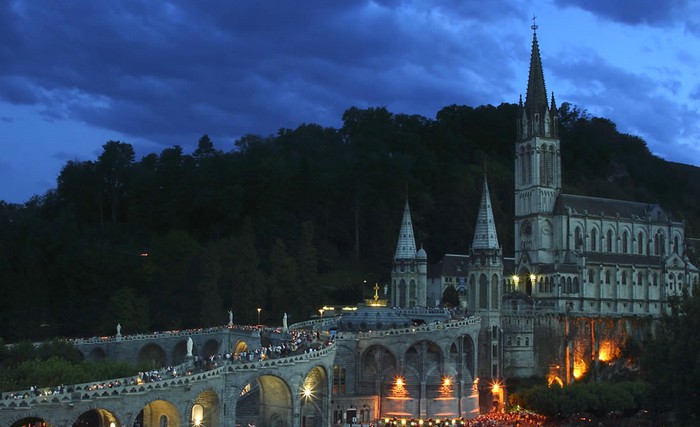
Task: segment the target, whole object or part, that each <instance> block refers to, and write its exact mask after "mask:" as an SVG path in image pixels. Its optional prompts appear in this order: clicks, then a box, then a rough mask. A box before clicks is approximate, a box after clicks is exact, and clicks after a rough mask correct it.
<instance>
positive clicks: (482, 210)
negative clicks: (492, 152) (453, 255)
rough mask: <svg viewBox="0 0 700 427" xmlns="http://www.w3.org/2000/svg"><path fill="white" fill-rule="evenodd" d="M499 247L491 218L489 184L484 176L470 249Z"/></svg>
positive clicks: (494, 225)
mask: <svg viewBox="0 0 700 427" xmlns="http://www.w3.org/2000/svg"><path fill="white" fill-rule="evenodd" d="M499 247H500V245H499V244H498V235H497V234H496V222H495V221H494V219H493V209H492V208H491V195H490V193H489V184H488V182H487V181H486V177H484V189H483V191H482V193H481V204H480V205H479V214H478V215H477V219H476V227H475V229H474V241H473V242H472V249H475V250H476V249H498V248H499Z"/></svg>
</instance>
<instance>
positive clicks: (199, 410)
mask: <svg viewBox="0 0 700 427" xmlns="http://www.w3.org/2000/svg"><path fill="white" fill-rule="evenodd" d="M203 419H204V407H203V406H202V405H200V404H196V405H194V406H193V407H192V424H193V425H194V426H195V427H199V426H201V425H202V420H203Z"/></svg>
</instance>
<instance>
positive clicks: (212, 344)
mask: <svg viewBox="0 0 700 427" xmlns="http://www.w3.org/2000/svg"><path fill="white" fill-rule="evenodd" d="M226 350H227V351H228V349H226ZM219 353H221V349H220V348H219V342H218V341H217V340H215V339H209V340H207V341H206V342H205V343H204V345H203V346H202V349H201V350H200V352H199V355H200V356H201V357H203V358H205V359H206V358H208V357H209V356H213V355H215V354H219Z"/></svg>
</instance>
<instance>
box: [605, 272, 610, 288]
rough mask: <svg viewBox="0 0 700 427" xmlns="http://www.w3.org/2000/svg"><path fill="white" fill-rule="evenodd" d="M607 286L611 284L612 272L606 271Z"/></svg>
mask: <svg viewBox="0 0 700 427" xmlns="http://www.w3.org/2000/svg"><path fill="white" fill-rule="evenodd" d="M605 284H606V285H609V284H610V270H605Z"/></svg>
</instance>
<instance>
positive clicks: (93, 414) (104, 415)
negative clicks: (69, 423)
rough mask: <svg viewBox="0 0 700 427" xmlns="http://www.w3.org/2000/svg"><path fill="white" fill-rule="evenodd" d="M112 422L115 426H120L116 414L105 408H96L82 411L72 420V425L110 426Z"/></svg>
mask: <svg viewBox="0 0 700 427" xmlns="http://www.w3.org/2000/svg"><path fill="white" fill-rule="evenodd" d="M112 423H114V426H115V427H120V426H121V423H120V422H119V419H117V416H116V415H115V414H114V413H113V412H111V411H108V410H106V409H101V408H96V409H90V410H88V411H85V412H83V413H82V414H80V416H78V418H77V419H76V420H75V421H74V422H73V425H74V426H94V427H110V426H111V425H112Z"/></svg>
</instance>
